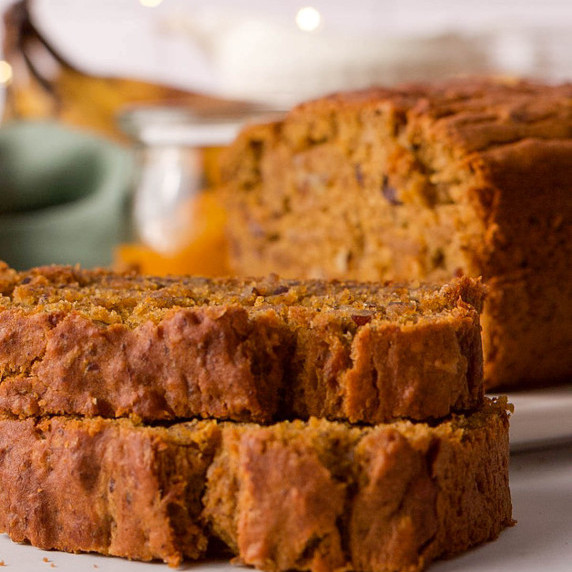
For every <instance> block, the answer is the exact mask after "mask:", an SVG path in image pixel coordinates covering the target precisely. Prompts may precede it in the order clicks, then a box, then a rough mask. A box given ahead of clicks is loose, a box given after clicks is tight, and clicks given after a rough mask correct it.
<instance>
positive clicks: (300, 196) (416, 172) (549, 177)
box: [222, 79, 572, 387]
mask: <svg viewBox="0 0 572 572" xmlns="http://www.w3.org/2000/svg"><path fill="white" fill-rule="evenodd" d="M224 179H225V192H224V193H222V194H223V195H224V196H225V197H226V202H227V207H228V214H229V236H230V242H231V250H232V259H233V261H232V263H233V266H234V269H235V271H236V272H237V273H240V274H247V275H250V274H253V275H258V274H267V273H269V272H279V273H280V274H281V275H283V276H286V277H291V278H292V277H294V278H308V277H314V278H316V277H317V278H339V279H348V278H350V279H358V280H388V279H389V280H437V281H439V280H449V279H450V278H451V277H452V276H456V275H460V274H463V275H469V276H482V278H483V280H484V282H485V284H486V285H487V286H488V297H487V300H486V303H485V307H484V311H483V315H482V324H483V347H484V353H485V355H484V362H485V365H484V370H485V384H486V385H487V387H498V386H525V385H531V384H547V383H551V382H554V381H559V380H565V379H569V378H570V375H571V374H572V352H571V351H570V348H571V347H572V280H571V279H570V271H571V268H570V261H571V260H572V231H571V228H572V226H571V220H572V84H567V85H560V86H548V85H539V84H534V83H530V82H524V81H523V82H514V81H511V82H501V81H492V80H490V81H486V80H471V79H464V80H457V81H449V82H447V83H442V84H435V85H410V86H403V87H400V88H395V89H382V88H372V89H368V90H364V91H359V92H351V93H341V94H337V95H333V96H331V97H326V98H323V99H319V100H317V101H312V102H309V103H305V104H302V105H300V106H298V107H297V108H295V109H294V110H293V111H291V112H290V113H289V114H288V115H287V116H286V117H285V118H284V119H283V120H281V121H278V122H276V123H272V124H267V125H259V126H253V127H250V128H247V129H246V130H245V131H244V132H243V133H242V134H241V135H240V136H239V137H238V139H237V141H236V142H235V144H234V145H233V146H232V147H231V149H230V151H229V153H228V155H227V158H226V161H225V175H224Z"/></svg>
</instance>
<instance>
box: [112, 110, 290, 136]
mask: <svg viewBox="0 0 572 572" xmlns="http://www.w3.org/2000/svg"><path fill="white" fill-rule="evenodd" d="M283 114H284V110H278V109H274V108H270V107H266V106H263V105H258V104H248V103H245V104H236V105H226V106H218V107H217V109H210V108H209V109H201V108H191V107H188V106H181V105H172V106H168V105H161V106H151V105H150V106H143V105H139V106H135V107H131V108H128V109H126V110H125V111H124V112H123V113H121V114H120V115H119V117H118V123H119V126H120V128H121V129H122V130H123V131H124V132H125V133H126V134H127V135H128V136H130V137H131V138H132V139H134V140H136V141H138V142H140V143H143V144H144V145H149V146H152V145H174V146H188V147H218V146H224V145H228V144H230V143H231V142H232V141H233V140H234V139H235V138H236V136H237V135H238V133H239V131H240V130H241V129H242V128H243V127H244V126H245V125H246V124H248V123H253V122H257V123H260V122H265V121H266V122H270V121H275V120H277V119H279V118H280V117H281V116H282V115H283Z"/></svg>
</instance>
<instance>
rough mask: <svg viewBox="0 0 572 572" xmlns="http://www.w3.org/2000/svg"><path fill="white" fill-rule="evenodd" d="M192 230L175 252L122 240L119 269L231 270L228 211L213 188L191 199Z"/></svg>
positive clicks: (225, 272)
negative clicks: (228, 242)
mask: <svg viewBox="0 0 572 572" xmlns="http://www.w3.org/2000/svg"><path fill="white" fill-rule="evenodd" d="M182 208H185V209H188V210H189V213H190V216H189V230H188V240H187V241H186V244H185V246H183V247H182V248H180V249H179V250H178V251H176V252H174V253H169V254H167V253H160V252H157V251H155V250H153V249H152V248H150V247H148V246H146V245H144V244H135V243H131V244H122V245H120V246H119V247H118V248H117V249H116V252H115V259H116V263H115V266H116V267H117V268H118V269H131V270H136V271H137V272H141V273H143V274H153V275H156V276H164V275H166V274H194V275H201V276H225V275H228V274H230V269H229V266H228V245H227V242H226V238H225V233H224V226H225V222H226V214H225V211H224V209H223V207H222V206H221V205H220V203H219V202H218V200H217V198H216V196H215V194H214V193H213V192H209V191H206V192H202V193H199V194H197V195H195V196H194V197H193V198H191V199H189V201H188V203H187V204H186V205H184V206H183V207H182Z"/></svg>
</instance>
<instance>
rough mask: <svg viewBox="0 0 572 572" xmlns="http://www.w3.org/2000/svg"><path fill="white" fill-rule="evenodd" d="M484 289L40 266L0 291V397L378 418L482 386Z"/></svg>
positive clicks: (95, 407) (420, 413) (138, 408)
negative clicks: (218, 277) (182, 275)
mask: <svg viewBox="0 0 572 572" xmlns="http://www.w3.org/2000/svg"><path fill="white" fill-rule="evenodd" d="M482 298H483V288H482V286H481V285H480V283H479V282H478V281H474V280H470V279H460V280H456V281H452V282H451V284H450V285H446V286H443V287H440V286H427V285H426V286H419V287H417V288H411V287H409V288H408V287H405V286H400V285H397V284H395V285H383V284H379V283H369V284H362V283H356V282H335V281H334V282H325V281H286V280H280V279H279V278H278V277H276V276H274V277H270V278H268V279H260V280H254V279H245V280H238V279H225V280H207V279H204V278H176V277H171V278H165V279H159V278H153V277H141V276H135V275H128V274H114V273H112V272H106V271H103V270H95V271H88V270H81V269H79V268H75V269H74V268H63V267H48V268H40V269H34V270H32V271H30V272H24V273H19V274H12V275H11V284H9V285H6V286H5V297H4V298H3V299H2V300H1V301H0V370H1V372H2V376H1V381H0V410H1V411H3V412H4V413H5V414H12V415H15V416H20V417H25V416H30V415H33V416H41V415H46V414H72V415H85V416H94V415H102V416H105V417H118V416H129V415H131V416H135V417H138V418H141V419H146V420H153V419H175V418H189V417H193V416H201V417H215V418H219V419H234V420H247V421H248V420H250V421H270V420H272V419H277V418H289V417H293V416H303V417H308V416H311V415H314V416H325V417H328V418H332V419H336V418H338V419H349V420H350V421H354V422H368V423H376V422H382V421H387V420H391V419H395V418H398V417H410V418H413V419H419V420H422V419H427V418H430V417H431V418H439V417H443V416H446V415H448V414H449V413H450V412H451V411H465V410H470V409H473V408H475V407H477V406H478V405H479V404H480V403H481V401H482V396H483V384H482V350H481V346H480V326H479V316H478V310H479V309H480V306H481V304H482Z"/></svg>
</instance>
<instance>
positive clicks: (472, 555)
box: [0, 387, 572, 572]
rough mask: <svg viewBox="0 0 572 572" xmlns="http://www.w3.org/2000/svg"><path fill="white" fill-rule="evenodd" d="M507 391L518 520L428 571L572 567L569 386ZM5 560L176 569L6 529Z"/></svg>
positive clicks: (42, 565)
mask: <svg viewBox="0 0 572 572" xmlns="http://www.w3.org/2000/svg"><path fill="white" fill-rule="evenodd" d="M510 398H511V401H512V402H513V403H515V405H516V413H515V415H514V417H513V421H512V423H513V425H512V427H511V439H512V442H513V445H512V456H511V475H510V483H511V492H512V499H513V507H514V514H513V516H514V518H515V519H516V520H517V521H518V524H517V525H516V526H515V527H513V528H510V529H507V530H505V531H504V532H503V533H502V534H501V536H500V537H499V539H498V540H497V541H495V542H490V543H487V544H485V545H483V546H480V547H478V548H475V549H473V550H471V551H469V552H467V553H465V554H463V555H461V556H457V557H455V558H453V559H451V560H447V561H443V562H435V563H433V564H432V565H431V566H430V567H429V570H430V572H497V571H498V572H539V571H540V572H545V571H546V572H571V571H572V387H564V388H561V389H558V390H550V391H545V392H539V393H538V394H536V395H533V394H530V393H528V394H522V395H518V394H514V395H511V396H510ZM535 428H536V431H535ZM44 559H47V561H46V560H44ZM2 560H3V561H4V564H5V567H6V571H7V572H10V571H11V570H12V571H14V572H38V571H40V572H41V571H43V570H45V571H46V572H49V571H50V570H57V571H58V572H85V571H88V570H89V571H94V570H97V571H98V572H146V571H148V572H149V571H154V572H168V571H170V570H173V569H172V568H169V567H168V566H166V565H164V564H158V563H151V564H147V563H139V562H129V561H126V560H122V559H120V558H109V557H102V556H94V555H90V554H83V555H74V554H63V553H60V552H44V551H41V550H38V549H36V548H33V547H30V546H22V545H17V544H14V543H12V542H11V541H10V540H9V539H8V537H7V536H5V535H0V561H2ZM180 570H192V571H193V572H232V571H236V570H237V568H236V567H234V566H231V565H229V564H228V563H226V562H214V563H213V562H211V563H208V564H204V563H200V564H196V563H189V564H185V565H184V566H182V567H181V568H180Z"/></svg>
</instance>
